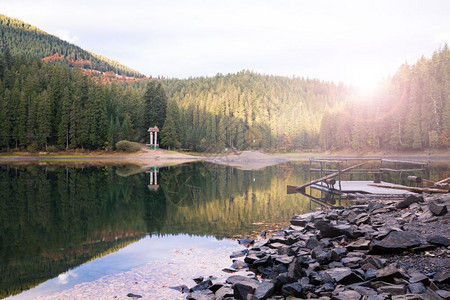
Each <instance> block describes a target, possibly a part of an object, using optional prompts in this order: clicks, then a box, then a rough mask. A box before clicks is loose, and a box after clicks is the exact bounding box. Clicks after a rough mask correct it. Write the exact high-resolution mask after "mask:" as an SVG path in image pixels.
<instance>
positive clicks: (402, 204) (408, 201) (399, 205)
mask: <svg viewBox="0 0 450 300" xmlns="http://www.w3.org/2000/svg"><path fill="white" fill-rule="evenodd" d="M422 201H423V198H422V197H417V196H414V195H410V196H408V197H407V198H406V199H405V200H403V201H400V202H398V203H397V204H396V205H395V207H396V208H397V209H405V208H407V207H409V206H410V205H411V204H413V203H417V202H422Z"/></svg>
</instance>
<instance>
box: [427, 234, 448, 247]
mask: <svg viewBox="0 0 450 300" xmlns="http://www.w3.org/2000/svg"><path fill="white" fill-rule="evenodd" d="M427 242H428V243H430V244H433V245H438V246H444V247H448V246H450V239H448V238H446V237H444V236H442V235H429V236H427Z"/></svg>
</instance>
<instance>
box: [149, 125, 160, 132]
mask: <svg viewBox="0 0 450 300" xmlns="http://www.w3.org/2000/svg"><path fill="white" fill-rule="evenodd" d="M147 132H159V128H158V126H156V125H155V127H150V128H149V129H148V130H147Z"/></svg>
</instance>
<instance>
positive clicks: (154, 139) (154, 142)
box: [147, 125, 159, 150]
mask: <svg viewBox="0 0 450 300" xmlns="http://www.w3.org/2000/svg"><path fill="white" fill-rule="evenodd" d="M147 131H148V133H149V134H150V144H147V146H149V147H150V149H154V150H156V149H158V147H159V144H158V132H159V128H158V126H156V125H155V127H150V128H149V129H148V130H147Z"/></svg>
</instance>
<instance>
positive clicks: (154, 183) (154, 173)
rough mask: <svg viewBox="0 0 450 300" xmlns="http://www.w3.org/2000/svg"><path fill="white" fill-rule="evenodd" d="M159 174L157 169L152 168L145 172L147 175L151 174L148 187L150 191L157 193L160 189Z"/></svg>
mask: <svg viewBox="0 0 450 300" xmlns="http://www.w3.org/2000/svg"><path fill="white" fill-rule="evenodd" d="M158 172H159V171H158V168H157V167H153V168H150V170H148V171H147V172H145V173H150V182H149V184H148V185H147V187H148V190H149V191H155V192H156V191H157V190H158V189H159V185H158Z"/></svg>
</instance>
